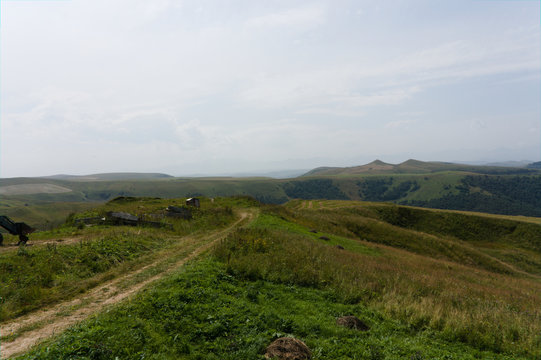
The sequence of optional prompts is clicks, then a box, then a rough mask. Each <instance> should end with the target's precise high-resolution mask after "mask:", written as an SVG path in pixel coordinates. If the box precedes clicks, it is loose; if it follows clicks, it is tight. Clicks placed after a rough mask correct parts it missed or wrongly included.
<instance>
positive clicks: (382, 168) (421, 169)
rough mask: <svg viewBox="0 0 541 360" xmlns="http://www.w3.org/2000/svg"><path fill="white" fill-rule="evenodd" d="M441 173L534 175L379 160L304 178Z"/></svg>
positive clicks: (496, 168)
mask: <svg viewBox="0 0 541 360" xmlns="http://www.w3.org/2000/svg"><path fill="white" fill-rule="evenodd" d="M443 171H459V172H467V173H477V174H487V175H519V174H521V175H523V174H533V173H536V171H535V170H533V168H530V169H525V168H522V167H517V168H512V167H503V166H481V165H478V166H475V165H464V164H454V163H447V162H437V161H429V162H425V161H419V160H413V159H410V160H407V161H404V162H403V163H400V164H396V165H395V164H388V163H385V162H383V161H381V160H376V161H373V162H371V163H369V164H366V165H361V166H353V167H321V168H316V169H313V170H311V171H309V172H307V173H306V174H304V176H328V175H360V174H362V175H381V174H385V175H389V174H429V173H434V172H443Z"/></svg>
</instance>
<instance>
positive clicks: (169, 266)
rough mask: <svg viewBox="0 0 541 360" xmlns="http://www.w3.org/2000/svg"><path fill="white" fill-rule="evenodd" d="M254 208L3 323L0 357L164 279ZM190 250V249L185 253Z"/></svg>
mask: <svg viewBox="0 0 541 360" xmlns="http://www.w3.org/2000/svg"><path fill="white" fill-rule="evenodd" d="M254 217H255V212H254V211H245V212H242V213H240V219H239V220H237V221H236V222H235V223H233V224H232V225H231V226H229V227H228V228H226V229H222V230H219V231H215V232H212V233H210V234H204V235H199V236H188V237H185V238H183V239H184V241H183V242H180V243H179V245H178V247H177V248H174V249H167V250H166V251H163V255H164V256H161V257H158V259H159V260H157V261H155V262H153V263H151V264H149V265H146V266H144V267H141V268H139V269H137V270H134V271H132V272H130V273H128V274H125V275H123V276H122V277H119V278H116V279H113V280H111V281H108V282H105V283H103V284H101V285H99V286H97V287H95V288H94V289H92V290H91V291H89V292H87V293H85V294H83V295H81V296H79V297H77V298H75V299H72V300H69V301H66V302H63V303H59V304H56V305H54V306H51V307H49V308H46V309H41V310H38V311H35V312H32V313H30V314H28V315H25V316H22V317H20V318H17V319H15V320H11V321H9V322H6V323H3V324H1V325H0V334H1V335H2V336H3V337H8V338H7V340H2V342H1V344H0V350H1V351H0V355H1V359H9V358H11V357H13V356H15V355H20V354H22V353H24V352H26V351H28V350H29V349H30V348H31V347H32V346H34V345H37V344H39V343H40V342H43V341H44V340H46V339H48V338H50V337H52V336H54V335H57V334H59V333H61V332H62V331H64V330H66V329H67V328H68V327H70V326H72V325H74V324H76V323H78V322H80V321H82V320H84V319H86V318H87V317H89V316H90V315H93V314H95V313H97V312H99V311H103V308H104V307H105V306H108V305H112V304H116V303H118V302H120V301H122V300H124V299H126V298H128V297H129V296H131V295H133V294H135V293H137V292H138V291H139V290H141V289H142V288H143V287H145V286H147V285H149V284H150V283H152V282H154V281H156V280H159V279H161V278H163V277H164V276H166V275H168V274H170V273H171V272H172V271H174V270H175V269H178V268H179V267H180V266H182V265H184V264H185V263H186V262H187V261H190V260H192V259H194V258H195V257H197V256H198V255H200V254H201V253H203V252H204V251H206V250H208V249H209V248H210V247H211V246H212V245H214V244H215V243H216V242H217V241H219V240H221V239H223V238H224V237H225V236H227V235H228V234H229V233H231V232H232V231H234V230H235V229H236V228H238V227H239V226H241V225H242V224H245V223H247V222H249V221H251V220H252V219H253V218H254ZM186 250H188V252H186Z"/></svg>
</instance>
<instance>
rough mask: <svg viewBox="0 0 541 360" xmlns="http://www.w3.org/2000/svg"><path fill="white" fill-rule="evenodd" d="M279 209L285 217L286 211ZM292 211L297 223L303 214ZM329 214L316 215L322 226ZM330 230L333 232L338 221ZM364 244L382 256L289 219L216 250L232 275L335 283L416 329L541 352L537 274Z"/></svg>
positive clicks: (343, 295)
mask: <svg viewBox="0 0 541 360" xmlns="http://www.w3.org/2000/svg"><path fill="white" fill-rule="evenodd" d="M304 211H306V210H304ZM310 213H313V211H310ZM275 216H277V217H278V218H282V219H283V218H284V213H283V212H281V211H279V212H278V213H275ZM293 216H294V217H295V222H296V223H299V221H300V220H301V218H302V216H303V214H302V213H295V214H293ZM290 221H291V220H290ZM324 221H325V220H324V218H318V219H317V222H316V223H318V224H319V225H320V226H319V228H322V227H323V222H324ZM328 221H330V222H335V219H329V220H328ZM265 222H268V221H267V220H265ZM277 223H278V222H277ZM254 226H256V224H254ZM256 228H257V227H256ZM307 228H310V227H307ZM326 229H327V230H326V231H328V232H330V233H333V232H334V231H332V229H333V228H332V227H327V228H326ZM334 233H336V232H334ZM340 235H341V236H343V235H342V234H341V233H340ZM364 245H365V246H367V247H376V248H377V249H378V250H379V251H380V255H378V256H374V255H369V254H367V253H360V252H349V251H346V252H345V251H343V250H342V251H341V250H338V249H335V248H333V247H329V246H326V245H324V244H322V243H320V242H314V240H313V238H310V237H308V236H305V235H301V234H300V233H292V232H291V231H290V230H289V229H288V227H287V226H285V227H283V228H282V229H280V228H273V229H270V230H268V231H263V230H261V229H257V231H255V230H254V231H252V232H247V231H245V232H242V233H238V234H237V235H236V236H234V237H232V238H231V239H230V240H229V242H227V243H224V244H223V246H222V247H221V248H220V249H219V250H218V255H219V256H220V258H221V259H224V261H226V262H227V264H228V267H229V268H230V269H231V271H232V272H233V273H234V274H238V275H242V276H245V277H247V278H249V279H265V280H269V281H273V282H280V283H286V284H289V283H294V284H299V285H303V286H313V287H318V288H324V289H327V288H330V289H334V291H337V294H338V295H339V298H340V299H342V301H345V302H347V303H356V302H358V301H362V302H365V303H368V304H370V306H371V307H373V308H375V309H378V310H379V311H382V312H384V313H385V314H387V315H389V316H391V317H392V318H395V319H400V320H402V321H404V322H405V323H408V324H410V326H412V327H413V328H414V329H417V330H422V329H432V330H434V331H436V332H437V333H438V334H440V335H439V336H441V337H442V338H444V339H448V340H452V341H460V342H465V343H468V344H470V345H472V346H474V347H477V348H479V349H490V350H492V351H496V352H502V351H503V352H507V353H512V354H517V355H519V354H522V355H521V356H526V357H528V356H530V355H535V356H541V353H539V346H538V345H539V341H540V339H539V333H540V331H541V327H540V326H541V311H540V310H539V309H540V308H541V296H540V294H541V282H540V281H539V280H538V279H531V278H524V277H522V275H521V274H519V275H520V276H517V275H513V276H509V275H505V274H497V273H494V272H492V271H487V270H483V269H482V268H479V266H476V265H470V266H464V265H461V264H458V263H456V262H449V261H444V260H438V259H437V257H438V256H435V255H434V254H432V257H435V258H432V257H427V256H426V255H416V254H413V253H411V252H410V251H406V250H403V249H398V248H393V247H389V246H383V245H376V244H374V245H370V244H369V243H364Z"/></svg>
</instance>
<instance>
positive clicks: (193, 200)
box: [186, 198, 199, 208]
mask: <svg viewBox="0 0 541 360" xmlns="http://www.w3.org/2000/svg"><path fill="white" fill-rule="evenodd" d="M186 206H195V207H197V208H198V207H199V199H198V198H189V199H186Z"/></svg>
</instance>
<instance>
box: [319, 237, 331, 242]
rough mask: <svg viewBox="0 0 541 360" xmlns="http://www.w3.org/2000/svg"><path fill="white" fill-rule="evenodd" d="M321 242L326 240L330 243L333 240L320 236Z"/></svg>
mask: <svg viewBox="0 0 541 360" xmlns="http://www.w3.org/2000/svg"><path fill="white" fill-rule="evenodd" d="M319 238H320V239H321V240H325V241H329V240H331V239H329V238H328V237H327V236H320V237H319Z"/></svg>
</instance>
